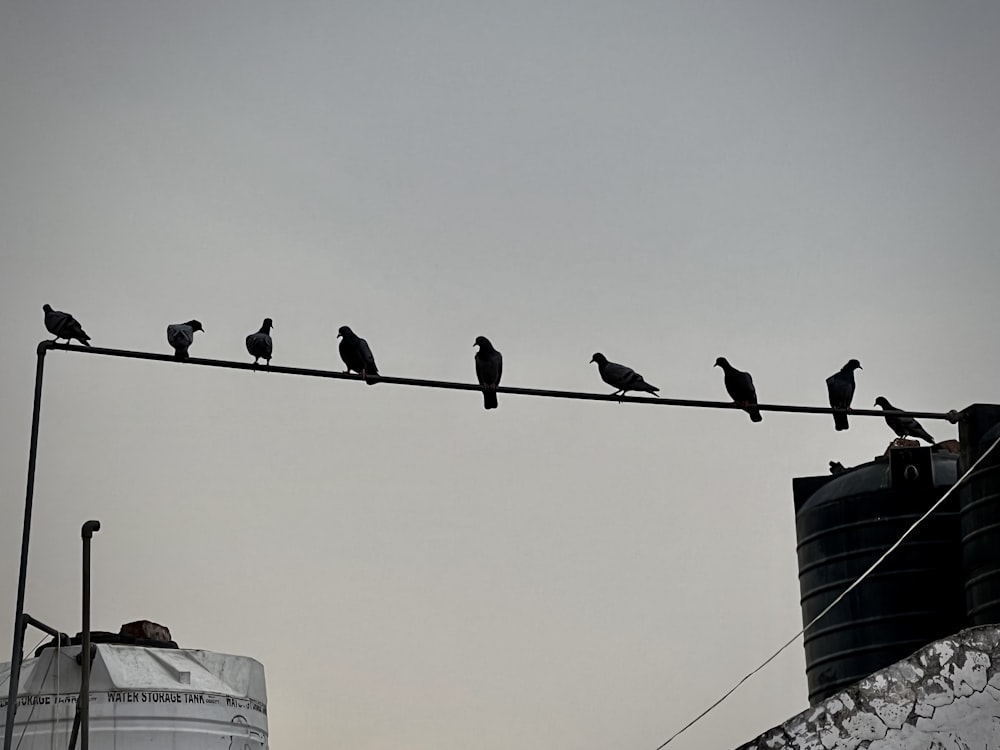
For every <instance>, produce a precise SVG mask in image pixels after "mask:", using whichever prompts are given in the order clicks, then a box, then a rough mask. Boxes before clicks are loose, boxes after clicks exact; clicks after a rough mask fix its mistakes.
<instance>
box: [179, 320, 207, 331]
mask: <svg viewBox="0 0 1000 750" xmlns="http://www.w3.org/2000/svg"><path fill="white" fill-rule="evenodd" d="M184 325H186V326H191V331H192V332H194V331H202V332H204V331H205V329H204V327H203V326H202V325H201V321H200V320H189V321H188V322H187V323H185V324H184Z"/></svg>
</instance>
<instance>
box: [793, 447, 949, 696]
mask: <svg viewBox="0 0 1000 750" xmlns="http://www.w3.org/2000/svg"><path fill="white" fill-rule="evenodd" d="M899 451H905V452H899ZM956 470H957V456H954V455H952V454H945V453H932V452H931V450H930V449H929V448H916V449H894V450H893V451H890V457H889V458H879V459H876V460H875V461H873V462H871V463H868V464H863V465H861V466H857V467H854V468H853V469H849V470H847V471H845V472H843V473H841V474H839V475H837V476H834V477H805V478H802V479H796V480H794V483H793V487H794V491H795V506H796V514H795V527H796V534H797V536H798V546H797V550H798V562H799V586H800V591H801V595H802V598H801V604H802V621H803V624H806V623H809V622H811V621H812V620H813V619H814V618H815V617H816V616H817V615H819V614H820V612H822V611H823V610H824V609H825V608H826V607H827V606H829V604H830V603H831V602H833V601H834V600H835V599H836V598H837V597H838V596H840V595H841V594H842V593H843V592H844V591H845V590H846V589H847V588H848V586H850V585H851V584H852V583H853V582H854V581H855V580H856V579H857V578H858V577H860V576H861V574H862V573H864V572H865V571H866V570H868V568H869V567H871V565H872V564H873V563H874V562H875V561H876V560H878V558H879V557H880V556H881V555H882V554H883V553H884V552H885V551H886V550H887V549H889V547H891V546H892V545H893V544H894V543H895V542H896V541H897V540H898V539H899V538H900V537H901V536H902V535H903V533H904V532H905V531H906V530H907V529H908V528H909V527H910V526H911V525H912V524H913V522H914V521H916V520H917V519H918V518H919V517H920V516H921V515H923V513H924V512H925V511H926V510H927V509H928V508H929V507H930V506H931V505H932V504H933V503H934V502H935V501H937V500H938V499H940V497H941V496H942V495H943V494H944V492H945V491H946V490H947V488H948V487H950V486H951V485H953V484H954V483H955V480H956ZM962 592H963V578H962V565H961V547H960V534H959V507H958V498H957V497H951V498H949V499H948V500H947V501H946V502H945V503H944V504H943V505H942V506H941V507H940V508H939V509H938V510H937V511H936V512H935V513H934V514H932V515H931V516H930V517H929V518H928V519H927V520H926V521H925V522H924V523H923V524H921V525H920V526H919V527H917V529H916V530H915V531H914V532H913V533H912V534H911V535H910V536H908V537H907V538H906V540H905V541H904V542H903V544H902V545H901V546H900V547H899V548H898V549H896V550H895V551H894V552H893V553H892V554H891V555H890V556H889V557H888V558H887V559H886V560H885V562H883V563H882V565H880V566H879V568H877V569H876V570H875V572H873V573H872V574H871V575H870V576H869V577H868V578H867V579H866V580H865V581H864V582H863V583H862V584H861V585H860V586H858V587H857V588H855V589H854V590H853V591H851V593H850V594H848V595H847V597H845V598H844V600H843V601H841V602H840V603H839V604H837V605H836V606H835V607H834V608H833V609H832V610H831V611H830V612H829V613H828V614H827V615H826V616H824V617H823V619H821V620H820V621H819V622H818V623H817V624H816V625H814V626H813V627H812V628H811V629H810V630H809V631H807V632H806V634H805V636H804V646H805V656H806V677H807V680H808V684H809V702H810V703H817V702H819V701H821V700H824V699H825V698H827V697H829V696H830V695H832V694H833V693H835V692H837V691H838V690H840V689H842V688H844V687H847V686H848V685H850V684H852V683H854V682H857V681H858V680H860V679H862V678H864V677H867V676H868V675H870V674H872V673H873V672H876V671H878V670H879V669H882V668H883V667H886V666H888V665H890V664H893V663H894V662H896V661H898V660H900V659H902V658H904V657H906V656H908V655H909V654H911V653H912V652H914V651H915V650H917V649H918V648H920V647H921V646H923V645H925V644H927V643H929V642H931V641H933V640H935V639H938V638H940V637H943V636H946V635H951V634H952V633H955V632H957V631H958V630H960V629H961V628H962V627H963V625H964V622H965V606H964V601H963V593H962Z"/></svg>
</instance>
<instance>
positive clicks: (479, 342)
mask: <svg viewBox="0 0 1000 750" xmlns="http://www.w3.org/2000/svg"><path fill="white" fill-rule="evenodd" d="M473 346H481V347H482V348H483V349H486V350H489V349H492V348H493V344H491V343H490V340H489V339H488V338H486V337H485V336H476V341H475V343H474V344H473Z"/></svg>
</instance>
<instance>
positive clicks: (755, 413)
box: [747, 406, 764, 422]
mask: <svg viewBox="0 0 1000 750" xmlns="http://www.w3.org/2000/svg"><path fill="white" fill-rule="evenodd" d="M747 414H749V415H750V421H751V422H763V421H764V417H762V416H761V415H760V409H756V408H754V407H752V406H751V407H749V408H747Z"/></svg>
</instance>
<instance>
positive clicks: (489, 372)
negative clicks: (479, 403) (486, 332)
mask: <svg viewBox="0 0 1000 750" xmlns="http://www.w3.org/2000/svg"><path fill="white" fill-rule="evenodd" d="M473 346H478V347H479V351H478V352H476V378H477V379H478V380H479V385H481V386H482V387H483V408H484V409H496V408H497V386H498V385H500V375H501V374H503V355H501V354H500V352H498V351H497V350H496V349H494V348H493V344H491V343H490V340H489V339H488V338H486V337H485V336H476V343H475V344H473Z"/></svg>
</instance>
